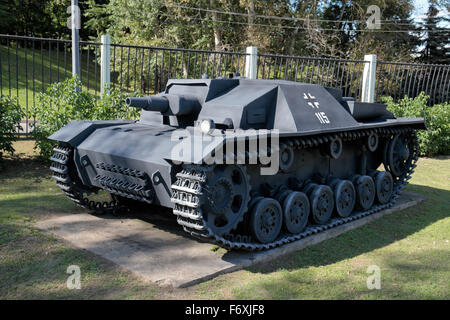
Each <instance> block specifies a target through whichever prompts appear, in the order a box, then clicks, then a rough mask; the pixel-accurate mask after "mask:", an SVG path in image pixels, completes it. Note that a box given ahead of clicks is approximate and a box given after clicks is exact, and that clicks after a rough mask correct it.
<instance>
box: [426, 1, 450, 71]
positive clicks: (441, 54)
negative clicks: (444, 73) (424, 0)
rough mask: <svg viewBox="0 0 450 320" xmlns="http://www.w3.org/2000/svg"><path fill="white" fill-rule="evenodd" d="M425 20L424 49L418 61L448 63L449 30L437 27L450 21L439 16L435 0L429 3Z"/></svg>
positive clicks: (449, 56)
mask: <svg viewBox="0 0 450 320" xmlns="http://www.w3.org/2000/svg"><path fill="white" fill-rule="evenodd" d="M429 4H430V5H429V8H428V12H427V18H426V19H425V21H424V23H422V30H423V31H424V32H425V38H424V48H423V50H421V52H420V60H421V61H423V62H426V63H438V64H449V63H450V29H448V28H444V27H441V26H439V24H442V23H443V22H446V23H447V24H448V23H449V22H450V19H448V18H446V17H445V16H439V3H438V2H437V1H435V0H432V1H430V2H429Z"/></svg>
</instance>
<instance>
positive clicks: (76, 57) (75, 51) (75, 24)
mask: <svg viewBox="0 0 450 320" xmlns="http://www.w3.org/2000/svg"><path fill="white" fill-rule="evenodd" d="M71 4H72V5H71V8H70V9H71V16H72V23H71V28H72V75H73V76H78V78H80V34H79V27H80V26H79V19H80V11H79V7H78V0H72V2H71Z"/></svg>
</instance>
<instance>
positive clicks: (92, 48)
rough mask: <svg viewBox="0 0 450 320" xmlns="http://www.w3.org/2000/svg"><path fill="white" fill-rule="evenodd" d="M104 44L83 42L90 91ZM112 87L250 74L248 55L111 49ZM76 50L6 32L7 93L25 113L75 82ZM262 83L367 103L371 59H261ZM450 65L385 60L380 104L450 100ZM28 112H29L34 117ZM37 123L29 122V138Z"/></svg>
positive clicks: (148, 89) (2, 43) (1, 59)
mask: <svg viewBox="0 0 450 320" xmlns="http://www.w3.org/2000/svg"><path fill="white" fill-rule="evenodd" d="M101 46H102V44H101V43H98V42H86V41H82V42H80V59H81V61H80V64H81V82H82V84H83V90H87V91H88V92H90V93H92V94H95V95H99V94H100V87H101V86H100V51H101V50H100V49H101ZM110 53H111V59H110V70H111V87H112V88H118V89H120V90H122V91H127V92H130V93H134V92H136V93H141V94H155V93H157V92H160V91H162V90H163V89H164V87H165V84H166V82H167V80H168V79H169V78H200V77H202V76H203V75H204V74H205V73H206V74H208V77H209V78H215V77H218V76H227V75H228V74H229V73H231V72H239V73H240V74H242V75H243V74H245V59H246V56H247V54H246V53H243V52H218V51H207V50H191V49H180V48H161V47H149V46H133V45H123V44H111V47H110ZM71 56H72V48H71V42H70V41H69V40H57V39H46V38H33V37H23V36H11V35H1V34H0V94H1V95H10V96H16V97H17V100H18V102H19V104H20V105H21V106H22V107H23V108H24V110H25V111H29V110H30V107H31V106H33V105H35V103H36V102H37V94H38V93H40V92H43V91H45V90H46V88H47V87H48V86H49V85H50V84H52V83H54V82H59V81H63V80H64V79H67V78H69V77H71V75H72V72H71V68H72V63H71V59H72V57H71ZM257 62H258V63H257V66H258V67H257V68H258V69H257V78H259V79H286V80H292V81H299V82H306V83H314V84H320V85H324V86H330V87H335V88H340V89H342V90H343V94H344V95H345V96H352V97H354V98H356V99H357V100H359V99H361V87H362V78H363V77H362V74H363V70H364V66H365V64H366V63H368V62H366V61H364V60H347V59H333V58H321V57H299V56H283V55H273V54H258V57H257ZM449 71H450V65H430V64H412V63H398V62H386V61H378V63H377V69H376V86H375V89H376V97H375V98H376V100H377V101H379V100H380V99H381V97H382V96H392V97H393V98H394V100H398V99H401V98H403V97H404V96H405V95H406V96H409V97H415V96H417V95H418V94H419V93H420V92H422V91H423V92H425V93H426V94H427V95H429V96H430V99H429V103H430V104H436V103H442V102H446V101H449V96H450V94H449V93H450V76H449ZM27 114H28V113H27ZM30 121H32V120H29V119H28V118H27V119H24V120H23V130H22V131H23V132H24V133H26V134H28V132H29V124H30Z"/></svg>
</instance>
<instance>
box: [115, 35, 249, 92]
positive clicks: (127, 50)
mask: <svg viewBox="0 0 450 320" xmlns="http://www.w3.org/2000/svg"><path fill="white" fill-rule="evenodd" d="M245 56H246V54H245V53H241V52H219V51H206V50H190V49H179V48H161V47H144V46H133V45H123V44H111V60H110V63H111V87H112V88H115V87H116V88H117V87H118V88H120V89H121V90H125V91H128V92H139V93H142V94H154V93H157V92H160V91H162V90H164V88H165V85H166V83H167V80H168V79H170V78H185V79H188V78H201V77H202V76H203V75H204V74H207V75H208V77H209V78H215V77H219V76H227V75H228V74H229V73H231V72H239V73H241V74H243V72H244V69H245Z"/></svg>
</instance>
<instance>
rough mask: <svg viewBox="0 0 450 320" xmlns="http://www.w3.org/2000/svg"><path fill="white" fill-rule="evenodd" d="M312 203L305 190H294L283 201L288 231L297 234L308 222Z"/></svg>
mask: <svg viewBox="0 0 450 320" xmlns="http://www.w3.org/2000/svg"><path fill="white" fill-rule="evenodd" d="M309 211H310V205H309V199H308V197H307V196H306V194H304V193H303V192H297V191H293V192H291V193H289V195H288V196H287V197H286V198H285V199H284V201H283V213H284V226H285V228H286V230H287V231H289V232H290V233H293V234H297V233H300V232H302V231H303V229H305V227H306V224H307V223H308V217H309Z"/></svg>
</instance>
